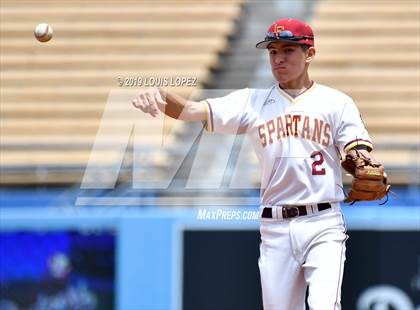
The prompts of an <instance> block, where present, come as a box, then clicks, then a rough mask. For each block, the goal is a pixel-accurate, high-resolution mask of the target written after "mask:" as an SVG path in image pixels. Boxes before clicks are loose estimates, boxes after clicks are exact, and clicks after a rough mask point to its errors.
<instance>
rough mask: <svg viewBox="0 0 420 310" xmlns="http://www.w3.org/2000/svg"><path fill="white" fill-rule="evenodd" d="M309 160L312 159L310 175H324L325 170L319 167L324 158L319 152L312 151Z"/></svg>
mask: <svg viewBox="0 0 420 310" xmlns="http://www.w3.org/2000/svg"><path fill="white" fill-rule="evenodd" d="M311 158H312V159H314V162H313V163H312V175H325V168H322V167H319V166H321V165H322V163H323V162H324V156H323V155H322V153H321V152H319V151H314V152H312V154H311Z"/></svg>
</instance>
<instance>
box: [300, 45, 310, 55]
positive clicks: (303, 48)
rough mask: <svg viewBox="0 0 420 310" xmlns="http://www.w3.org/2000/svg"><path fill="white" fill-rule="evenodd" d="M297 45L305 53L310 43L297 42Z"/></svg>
mask: <svg viewBox="0 0 420 310" xmlns="http://www.w3.org/2000/svg"><path fill="white" fill-rule="evenodd" d="M299 45H300V48H301V49H302V51H303V52H304V53H306V51H307V50H308V49H309V48H310V47H311V46H310V45H307V44H299Z"/></svg>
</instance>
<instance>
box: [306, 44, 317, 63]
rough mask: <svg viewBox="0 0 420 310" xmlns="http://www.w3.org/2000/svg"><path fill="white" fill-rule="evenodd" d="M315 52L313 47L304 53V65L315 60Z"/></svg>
mask: <svg viewBox="0 0 420 310" xmlns="http://www.w3.org/2000/svg"><path fill="white" fill-rule="evenodd" d="M315 54H316V50H315V47H313V46H311V47H309V48H308V50H307V51H306V63H310V62H311V61H312V60H313V59H314V58H315Z"/></svg>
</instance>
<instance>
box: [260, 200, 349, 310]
mask: <svg viewBox="0 0 420 310" xmlns="http://www.w3.org/2000/svg"><path fill="white" fill-rule="evenodd" d="M331 205H332V206H333V208H332V209H328V210H324V211H321V212H318V213H315V214H311V215H307V216H300V217H296V218H293V219H285V220H276V219H265V218H263V219H261V228H260V232H261V244H260V259H259V261H258V265H259V268H260V275H261V286H262V295H263V304H264V309H265V310H304V309H305V294H306V288H307V287H308V286H309V295H308V305H309V307H310V309H311V310H336V309H341V305H340V300H341V282H342V276H343V268H344V261H345V251H346V247H345V241H346V240H347V235H346V228H345V224H344V219H343V216H342V213H341V210H340V207H339V205H338V203H333V204H331Z"/></svg>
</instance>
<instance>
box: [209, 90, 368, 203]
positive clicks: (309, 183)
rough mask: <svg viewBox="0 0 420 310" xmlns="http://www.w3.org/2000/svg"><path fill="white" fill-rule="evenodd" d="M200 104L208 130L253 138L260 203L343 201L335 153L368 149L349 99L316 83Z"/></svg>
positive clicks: (236, 93)
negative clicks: (361, 147)
mask: <svg viewBox="0 0 420 310" xmlns="http://www.w3.org/2000/svg"><path fill="white" fill-rule="evenodd" d="M203 103H204V106H205V107H206V109H207V111H208V119H207V121H206V129H207V131H209V132H217V133H223V134H237V133H247V134H249V135H250V136H251V140H252V142H253V146H254V149H255V152H256V154H257V157H258V160H259V162H260V165H261V167H262V176H261V204H262V205H268V206H269V205H308V204H316V203H322V202H337V201H341V200H343V199H344V194H343V191H342V189H341V188H340V186H342V175H341V166H340V152H339V150H343V151H345V152H346V151H348V150H349V149H351V148H352V147H354V146H355V145H357V144H362V145H366V146H367V147H368V148H370V149H372V143H371V142H370V138H369V135H368V133H367V130H366V128H365V126H364V124H363V122H362V119H361V117H360V114H359V111H358V109H357V107H356V105H355V104H354V102H353V100H352V99H351V98H350V97H348V96H347V95H345V94H343V93H341V92H339V91H337V90H334V89H332V88H329V87H326V86H324V85H320V84H317V83H313V84H312V86H311V87H310V88H309V89H307V90H306V91H305V92H303V93H302V94H300V95H299V96H297V97H295V98H293V97H291V96H290V95H289V94H287V93H286V92H285V91H284V90H282V89H281V88H280V87H279V86H278V85H277V84H276V85H274V86H273V87H271V88H270V89H264V90H261V89H249V88H245V89H241V90H237V91H234V92H232V93H230V94H228V95H227V96H224V97H220V98H213V99H207V100H205V101H203Z"/></svg>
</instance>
